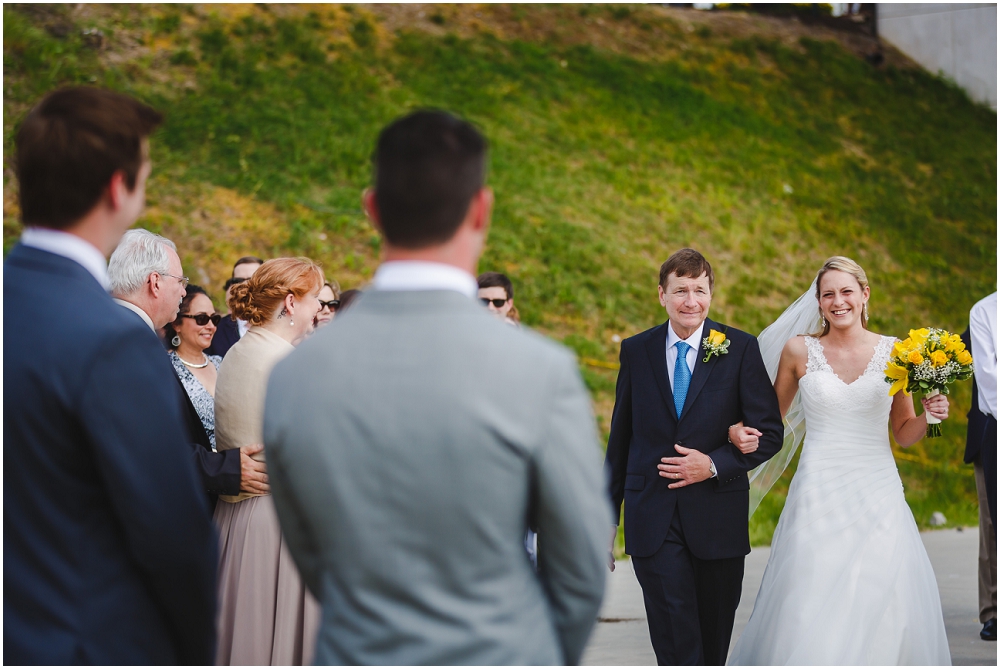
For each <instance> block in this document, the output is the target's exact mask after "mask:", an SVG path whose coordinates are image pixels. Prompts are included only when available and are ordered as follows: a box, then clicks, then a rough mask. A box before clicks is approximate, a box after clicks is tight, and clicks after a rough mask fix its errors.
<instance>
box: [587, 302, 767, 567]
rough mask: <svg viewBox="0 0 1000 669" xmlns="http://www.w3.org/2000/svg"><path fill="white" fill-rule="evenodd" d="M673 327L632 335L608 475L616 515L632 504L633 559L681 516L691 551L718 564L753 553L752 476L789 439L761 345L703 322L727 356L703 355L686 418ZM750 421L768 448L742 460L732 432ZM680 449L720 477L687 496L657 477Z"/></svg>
mask: <svg viewBox="0 0 1000 669" xmlns="http://www.w3.org/2000/svg"><path fill="white" fill-rule="evenodd" d="M668 327H670V326H669V321H668V322H667V323H663V324H662V325H659V326H657V327H655V328H652V329H650V330H646V331H645V332H642V333H639V334H637V335H635V336H634V337H629V338H628V339H626V340H625V341H623V342H622V346H621V369H620V371H619V372H618V385H617V388H616V391H615V408H614V413H613V414H612V417H611V434H610V437H609V439H608V451H607V459H606V460H605V469H606V471H607V474H608V480H609V486H610V495H611V502H612V505H613V507H614V509H615V510H616V512H617V510H618V509H621V505H622V502H623V501H624V503H625V551H626V552H627V553H628V554H629V555H633V556H636V557H648V556H650V555H652V554H653V553H655V552H656V551H657V550H658V549H659V548H660V546H661V545H662V544H663V541H664V539H665V538H666V536H667V530H668V529H669V528H670V523H671V521H672V520H673V517H674V514H675V513H677V514H680V519H681V524H682V527H683V528H684V537H685V541H686V542H687V546H688V549H689V550H690V551H691V552H692V553H693V554H694V555H695V557H698V558H700V559H704V560H717V559H722V558H732V557H739V556H743V555H746V554H747V553H749V552H750V534H749V530H748V522H747V517H748V514H749V509H750V494H749V490H750V484H749V480H748V478H747V472H748V471H750V470H751V469H753V468H754V467H756V466H757V465H759V464H761V463H762V462H764V461H766V460H768V459H769V458H771V457H772V456H774V455H775V454H776V453H777V452H778V451H779V450H780V449H781V444H782V441H783V438H784V428H783V426H782V421H781V413H780V411H779V409H778V399H777V396H776V395H775V393H774V387H773V386H772V385H771V380H770V378H768V375H767V370H766V369H765V368H764V362H763V360H762V359H761V355H760V347H759V346H758V345H757V339H756V338H755V337H753V336H751V335H749V334H747V333H745V332H741V331H740V330H736V329H735V328H730V327H726V326H724V325H720V324H719V323H716V322H714V321H712V320H709V319H706V320H705V329H704V333H705V336H708V331H709V330H710V329H714V330H718V331H720V332H723V331H724V332H725V333H726V336H727V337H728V338H729V340H730V345H729V352H728V353H726V354H725V355H714V356H712V357H711V358H709V360H708V362H703V359H704V357H705V354H704V352H703V351H702V349H701V345H700V344H699V347H698V354H697V355H698V357H697V362H696V363H695V366H694V369H693V370H692V373H691V384H690V386H689V387H688V394H687V398H686V399H685V403H684V408H683V410H682V411H681V416H680V418H679V419H678V417H677V412H676V410H675V408H674V397H673V391H672V389H671V386H670V377H669V376H668V374H667V360H666V349H667V328H668ZM740 421H743V423H744V424H745V425H749V426H752V427H755V428H757V429H758V430H760V431H761V432H762V433H763V436H762V437H761V438H760V446H759V447H758V449H757V450H756V451H755V452H754V453H751V454H750V455H743V454H742V453H740V451H739V450H738V449H737V448H736V447H735V446H733V445H732V444H730V443H729V435H728V430H729V426H730V425H733V424H735V423H738V422H740ZM674 444H681V445H682V446H686V447H687V448H694V449H696V450H699V451H701V452H702V453H707V454H708V455H709V456H710V457H711V458H712V461H713V462H714V463H715V467H716V469H717V471H718V477H717V478H712V479H708V480H707V481H701V482H699V483H695V484H692V485H689V486H685V487H682V488H674V489H670V488H668V487H667V486H669V485H670V484H671V483H672V482H673V481H671V480H669V479H665V478H663V477H661V476H659V473H658V470H657V468H656V466H657V465H658V464H660V458H663V457H676V456H678V455H679V453H677V451H676V450H675V449H674Z"/></svg>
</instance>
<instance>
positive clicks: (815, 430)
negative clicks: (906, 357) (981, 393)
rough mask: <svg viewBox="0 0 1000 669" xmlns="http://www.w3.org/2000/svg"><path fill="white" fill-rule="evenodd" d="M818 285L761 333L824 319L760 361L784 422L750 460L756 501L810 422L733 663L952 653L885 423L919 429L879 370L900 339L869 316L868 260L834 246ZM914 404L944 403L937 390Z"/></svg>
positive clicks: (909, 434)
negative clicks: (861, 262) (772, 452)
mask: <svg viewBox="0 0 1000 669" xmlns="http://www.w3.org/2000/svg"><path fill="white" fill-rule="evenodd" d="M814 286H815V287H817V289H816V292H815V296H816V297H815V299H816V300H817V301H818V302H819V311H818V312H817V311H816V306H815V305H816V302H813V301H811V300H810V299H809V296H808V295H806V296H803V298H804V299H800V300H799V302H797V303H796V304H795V305H793V306H792V307H790V308H789V310H788V311H786V312H785V314H783V315H782V318H781V319H779V321H778V322H776V323H775V326H778V327H774V326H772V328H768V330H770V332H769V331H768V330H765V332H763V333H761V337H760V343H761V349H762V351H764V350H766V349H767V348H768V346H770V347H771V348H775V346H774V344H775V342H773V341H771V340H773V339H774V337H775V336H777V335H779V334H780V335H782V340H781V341H782V342H784V341H785V340H786V339H787V337H788V336H790V335H795V334H797V332H796V331H794V329H793V330H792V331H787V330H786V331H785V332H781V330H782V327H786V328H787V327H792V328H795V329H798V330H799V332H803V331H804V332H808V331H811V330H814V329H815V330H820V332H818V333H815V336H795V337H792V338H791V339H787V343H785V344H784V346H783V348H782V349H781V353H780V362H779V363H778V364H777V370H776V374H775V371H774V370H773V369H772V368H770V367H769V371H770V372H771V374H772V378H773V379H774V382H775V383H774V387H775V391H776V392H777V395H778V401H779V403H780V405H781V410H782V415H783V416H785V417H786V420H787V421H788V422H790V423H791V427H790V428H788V427H786V439H785V443H786V447H785V449H783V452H782V453H781V454H779V456H777V457H775V458H774V459H773V461H774V462H775V464H774V465H772V466H771V467H770V470H769V471H764V472H758V474H763V475H762V476H758V477H757V478H756V480H755V481H754V484H753V485H754V487H755V488H756V491H755V492H756V493H757V494H756V495H754V494H753V493H752V495H753V497H754V499H755V502H759V499H760V496H762V494H763V492H766V487H769V486H770V485H771V484H772V483H773V482H774V480H775V479H776V478H777V476H779V475H780V473H781V470H782V469H783V468H784V466H785V465H787V462H788V460H790V459H791V456H792V454H793V453H794V449H795V446H797V439H796V435H797V434H798V435H801V418H802V417H803V416H804V419H805V425H806V429H807V433H806V436H805V441H804V443H803V447H802V455H801V457H800V459H799V465H798V469H797V471H796V472H795V476H794V478H793V479H792V483H791V486H790V487H789V490H788V497H787V499H786V501H785V507H784V510H783V511H782V513H781V518H780V520H779V521H778V526H777V528H776V529H775V532H774V538H773V539H772V542H771V556H770V559H769V560H768V563H767V568H766V570H765V572H764V578H763V582H762V583H761V586H760V592H759V593H758V595H757V600H756V602H755V604H754V609H753V614H752V615H751V617H750V622H749V623H748V624H747V626H746V628H745V629H744V631H743V634H742V636H741V637H740V639H739V640H738V641H737V643H736V646H735V647H734V649H733V652H732V654H731V655H730V657H729V661H728V664H730V665H789V664H795V665H816V664H822V665H914V664H917V665H949V664H951V655H950V653H949V650H948V639H947V637H946V636H945V629H944V619H943V617H942V614H941V600H940V597H939V595H938V588H937V582H936V580H935V577H934V572H933V570H932V568H931V563H930V560H929V559H928V557H927V552H926V550H925V549H924V546H923V543H922V542H921V540H920V534H919V532H918V530H917V525H916V523H915V522H914V520H913V514H912V513H911V511H910V508H909V507H908V506H907V504H906V500H905V499H904V497H903V486H902V482H901V481H900V478H899V473H898V472H897V470H896V464H895V461H894V460H893V456H892V451H891V448H890V444H889V438H888V433H887V429H886V425H887V423H889V424H891V426H892V432H893V435H894V436H895V438H896V442H897V443H899V444H900V445H901V446H903V447H907V446H910V445H912V444H914V443H916V442H917V441H919V440H920V439H921V438H922V437H923V436H924V432H925V431H926V428H927V422H926V418H925V414H921V415H920V416H916V415H915V413H914V409H913V400H912V398H911V397H909V396H906V395H905V394H904V393H897V394H896V395H895V397H890V396H889V385H888V384H887V383H886V382H885V378H884V377H885V374H884V373H883V371H884V369H885V365H886V361H887V360H888V358H889V354H890V352H891V349H892V345H893V343H894V342H895V340H894V339H893V338H892V337H883V336H879V335H877V334H875V333H873V332H870V331H868V330H867V328H866V326H867V320H868V317H867V310H868V304H867V302H868V297H869V294H870V290H869V287H868V280H867V278H866V276H865V273H864V270H862V269H861V267H860V266H858V265H857V263H855V262H854V261H852V260H850V259H848V258H844V257H842V256H835V257H833V258H831V259H830V260H828V261H827V262H826V263H825V264H824V265H823V268H822V269H821V270H820V271H819V274H818V275H817V277H816V283H815V284H814ZM810 302H811V303H810ZM803 315H806V317H805V318H803ZM810 320H812V321H813V325H812V327H809V328H808V329H805V330H803V329H801V328H802V326H803V324H805V323H807V322H808V321H810ZM793 321H795V323H793ZM769 338H770V340H769ZM780 345H781V344H780V343H779V344H778V346H780ZM772 357H773V356H772ZM766 358H767V355H765V359H766ZM765 362H766V360H765ZM923 406H924V411H925V413H930V414H931V415H933V416H936V417H938V418H946V417H947V415H948V402H947V399H946V398H945V397H944V396H939V397H935V398H933V399H932V400H924V401H923ZM786 414H787V415H786ZM730 433H731V434H730V436H731V439H732V441H733V442H734V443H737V444H738V445H741V446H748V445H752V442H753V441H754V440H755V439H756V432H755V430H753V429H752V428H751V427H749V426H748V427H743V426H734V427H733V428H731V430H730ZM762 467H763V466H762ZM762 482H763V483H762ZM762 486H763V488H764V489H763V492H762V491H761V488H762Z"/></svg>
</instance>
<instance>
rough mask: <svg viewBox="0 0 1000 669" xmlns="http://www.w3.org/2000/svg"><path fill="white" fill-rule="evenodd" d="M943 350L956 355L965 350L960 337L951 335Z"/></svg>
mask: <svg viewBox="0 0 1000 669" xmlns="http://www.w3.org/2000/svg"><path fill="white" fill-rule="evenodd" d="M944 350H946V351H948V352H949V353H958V352H959V351H964V350H965V343H964V342H963V341H962V338H961V337H960V336H958V335H952V336H950V337H948V344H947V345H946V346H945V347H944Z"/></svg>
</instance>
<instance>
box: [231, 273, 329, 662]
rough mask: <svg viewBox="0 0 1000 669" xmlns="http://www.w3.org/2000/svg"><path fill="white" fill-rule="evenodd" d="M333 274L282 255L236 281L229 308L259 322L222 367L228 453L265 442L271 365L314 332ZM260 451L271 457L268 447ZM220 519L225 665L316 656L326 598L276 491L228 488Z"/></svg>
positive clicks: (304, 659) (253, 322) (305, 659)
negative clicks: (308, 576) (295, 556)
mask: <svg viewBox="0 0 1000 669" xmlns="http://www.w3.org/2000/svg"><path fill="white" fill-rule="evenodd" d="M323 282H324V280H323V271H322V270H321V269H320V268H319V267H318V266H317V265H316V264H314V263H313V262H311V261H309V260H308V259H305V258H277V259H274V260H268V261H267V262H265V263H264V264H263V265H261V266H260V268H259V269H257V271H256V272H254V274H253V275H252V276H251V277H250V278H249V279H247V280H246V281H244V282H243V283H240V284H237V285H235V286H233V288H232V292H231V294H230V296H229V308H230V310H231V311H232V313H233V315H234V316H236V318H239V319H242V320H245V321H247V323H249V324H250V328H249V329H248V330H247V334H246V336H245V337H243V338H242V339H241V340H240V341H239V342H237V343H236V345H235V346H233V348H232V349H231V350H230V352H229V354H228V355H227V356H226V358H225V359H224V360H223V361H222V366H221V367H220V368H219V379H218V382H217V383H216V389H215V429H216V445H217V447H218V449H219V451H220V452H223V453H225V452H227V451H229V450H230V449H238V448H242V447H245V446H246V445H247V444H259V443H261V442H262V441H263V434H262V430H263V421H264V391H265V388H266V385H267V379H268V376H269V375H270V373H271V368H272V367H273V366H274V365H275V363H277V362H278V361H279V360H280V359H281V358H283V357H285V356H286V355H288V353H289V352H291V351H292V349H293V347H294V346H296V345H297V344H298V343H299V342H300V341H302V340H303V339H304V338H305V337H306V336H307V335H308V334H310V333H311V332H312V330H313V322H314V319H315V318H316V314H317V312H318V311H319V293H320V290H321V289H322V287H323ZM256 457H257V458H258V459H259V460H261V461H263V459H264V454H263V453H261V454H258V455H257V456H256ZM215 522H216V524H217V525H218V527H219V532H220V534H221V551H222V552H221V556H220V566H219V601H220V608H221V610H220V614H219V648H218V654H217V656H216V662H217V664H221V665H267V664H272V665H304V664H310V663H311V662H312V656H313V650H314V645H315V639H316V630H317V628H318V626H319V613H320V612H319V606H318V605H317V603H316V600H315V599H313V597H312V595H310V594H309V593H308V592H307V591H306V590H305V587H304V586H303V585H302V581H301V579H300V578H299V574H298V571H297V570H296V568H295V564H294V563H293V561H292V559H291V556H290V555H289V554H288V553H287V549H286V547H285V541H284V539H283V538H282V535H281V530H280V529H279V527H278V519H277V516H276V515H275V512H274V505H273V503H272V502H271V497H270V495H259V494H255V493H244V494H240V495H237V496H221V497H220V498H219V504H218V506H217V507H216V510H215Z"/></svg>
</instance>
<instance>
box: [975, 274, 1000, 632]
mask: <svg viewBox="0 0 1000 669" xmlns="http://www.w3.org/2000/svg"><path fill="white" fill-rule="evenodd" d="M969 332H970V335H971V339H972V358H973V360H974V361H975V372H974V375H975V380H976V386H977V390H978V393H977V398H976V400H977V404H978V405H979V410H980V411H981V412H982V413H983V415H985V416H986V420H985V428H984V430H983V438H982V447H981V449H980V452H979V457H980V460H979V461H980V464H981V465H982V468H983V484H984V485H983V487H984V488H986V500H987V504H988V506H989V509H990V521H991V522H992V523H993V527H994V528H996V522H997V348H996V341H997V294H996V293H993V294H992V295H988V296H987V297H984V298H983V299H981V300H980V301H979V302H976V304H975V305H974V306H973V307H972V310H971V311H970V312H969ZM993 550H994V551H995V550H996V542H995V541H994V542H993ZM993 564H994V565H995V564H996V560H995V558H994V562H993ZM993 571H994V577H993V578H994V581H993V582H994V583H996V568H995V567H994V570H993ZM995 597H996V595H995V594H994V599H995ZM981 636H982V638H983V639H986V640H988V641H996V638H997V632H996V610H995V609H994V611H993V619H992V621H986V623H985V625H984V627H983V631H982V633H981Z"/></svg>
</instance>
